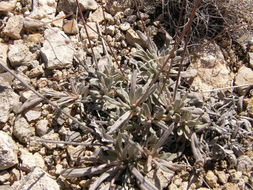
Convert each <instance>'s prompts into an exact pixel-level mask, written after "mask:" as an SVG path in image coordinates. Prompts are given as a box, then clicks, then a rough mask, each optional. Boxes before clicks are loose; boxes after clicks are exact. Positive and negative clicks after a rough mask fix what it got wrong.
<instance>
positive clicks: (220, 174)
mask: <svg viewBox="0 0 253 190" xmlns="http://www.w3.org/2000/svg"><path fill="white" fill-rule="evenodd" d="M215 173H216V175H217V177H218V181H219V182H220V183H221V184H226V183H227V182H228V175H227V174H226V173H225V172H224V171H216V172H215Z"/></svg>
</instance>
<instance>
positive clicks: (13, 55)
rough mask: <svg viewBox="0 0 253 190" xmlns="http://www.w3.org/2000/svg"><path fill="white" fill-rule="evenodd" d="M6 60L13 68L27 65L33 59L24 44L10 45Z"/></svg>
mask: <svg viewBox="0 0 253 190" xmlns="http://www.w3.org/2000/svg"><path fill="white" fill-rule="evenodd" d="M8 59H9V61H10V63H11V65H12V66H13V67H17V66H20V65H28V64H29V63H30V62H31V61H32V60H33V59H34V56H33V54H32V53H31V52H30V51H29V48H28V47H27V46H26V45H24V44H14V45H10V47H9V52H8Z"/></svg>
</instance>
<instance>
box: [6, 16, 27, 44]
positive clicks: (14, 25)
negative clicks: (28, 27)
mask: <svg viewBox="0 0 253 190" xmlns="http://www.w3.org/2000/svg"><path fill="white" fill-rule="evenodd" d="M23 24H24V18H23V16H21V15H15V16H11V17H10V18H9V20H8V21H7V24H6V26H5V27H4V30H3V34H4V35H5V36H8V37H10V38H12V39H14V40H17V39H20V38H21V36H20V32H21V30H22V28H23Z"/></svg>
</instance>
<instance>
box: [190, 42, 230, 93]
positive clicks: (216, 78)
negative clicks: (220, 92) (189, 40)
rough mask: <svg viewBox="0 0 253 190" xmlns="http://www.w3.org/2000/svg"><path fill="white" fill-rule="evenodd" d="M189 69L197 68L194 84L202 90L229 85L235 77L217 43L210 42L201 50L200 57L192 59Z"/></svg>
mask: <svg viewBox="0 0 253 190" xmlns="http://www.w3.org/2000/svg"><path fill="white" fill-rule="evenodd" d="M189 69H195V70H197V76H196V77H195V78H194V79H193V82H192V86H194V87H196V88H197V89H198V90H200V91H208V90H212V89H215V88H224V87H229V86H231V82H232V81H233V79H234V76H233V73H232V72H230V70H229V68H227V66H226V62H225V60H224V57H223V54H222V52H221V50H220V48H219V47H218V46H217V45H216V44H210V46H209V47H208V48H205V49H203V50H202V51H201V52H199V56H198V58H196V59H195V60H193V61H192V63H191V65H190V68H189Z"/></svg>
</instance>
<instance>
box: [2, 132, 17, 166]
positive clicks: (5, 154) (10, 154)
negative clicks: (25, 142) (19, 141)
mask: <svg viewBox="0 0 253 190" xmlns="http://www.w3.org/2000/svg"><path fill="white" fill-rule="evenodd" d="M17 151H18V147H17V145H16V144H15V143H14V141H13V140H12V138H11V137H10V136H9V135H8V134H7V133H5V132H3V131H0V170H5V169H8V168H10V167H12V166H14V165H15V164H17V163H18V157H17Z"/></svg>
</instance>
